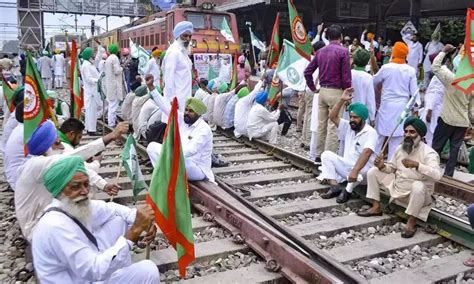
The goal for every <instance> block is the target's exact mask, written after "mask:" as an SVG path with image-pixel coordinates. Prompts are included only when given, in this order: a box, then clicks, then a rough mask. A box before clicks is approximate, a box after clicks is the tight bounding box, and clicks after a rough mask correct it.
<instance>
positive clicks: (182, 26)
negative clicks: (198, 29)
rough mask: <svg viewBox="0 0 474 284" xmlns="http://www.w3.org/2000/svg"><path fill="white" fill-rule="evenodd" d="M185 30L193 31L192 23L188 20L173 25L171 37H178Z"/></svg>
mask: <svg viewBox="0 0 474 284" xmlns="http://www.w3.org/2000/svg"><path fill="white" fill-rule="evenodd" d="M185 32H190V33H192V32H194V27H193V23H191V22H188V21H182V22H179V23H178V24H177V25H176V26H175V27H174V30H173V37H174V38H178V37H180V36H181V35H182V34H184V33H185Z"/></svg>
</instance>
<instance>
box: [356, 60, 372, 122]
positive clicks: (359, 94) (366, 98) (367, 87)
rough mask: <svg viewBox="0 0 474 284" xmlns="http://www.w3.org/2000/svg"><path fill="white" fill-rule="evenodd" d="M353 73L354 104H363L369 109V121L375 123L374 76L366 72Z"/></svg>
mask: <svg viewBox="0 0 474 284" xmlns="http://www.w3.org/2000/svg"><path fill="white" fill-rule="evenodd" d="M351 73H352V88H354V92H353V93H352V102H353V103H363V104H364V105H366V106H367V108H368V109H369V119H370V120H371V121H375V111H376V106H375V91H374V80H373V77H372V75H370V74H369V73H367V72H365V71H360V70H354V69H353V70H351Z"/></svg>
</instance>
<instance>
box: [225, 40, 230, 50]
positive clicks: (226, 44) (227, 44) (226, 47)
mask: <svg viewBox="0 0 474 284" xmlns="http://www.w3.org/2000/svg"><path fill="white" fill-rule="evenodd" d="M224 48H225V49H229V42H228V41H225V42H224Z"/></svg>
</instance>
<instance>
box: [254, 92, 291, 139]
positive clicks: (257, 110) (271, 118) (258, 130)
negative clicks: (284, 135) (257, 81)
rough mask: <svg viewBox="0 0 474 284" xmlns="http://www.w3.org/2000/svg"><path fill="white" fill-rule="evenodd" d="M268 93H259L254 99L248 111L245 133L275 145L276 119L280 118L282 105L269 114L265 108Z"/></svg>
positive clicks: (276, 135)
mask: <svg viewBox="0 0 474 284" xmlns="http://www.w3.org/2000/svg"><path fill="white" fill-rule="evenodd" d="M267 99H268V92H267V91H260V92H259V93H258V94H257V96H256V97H255V104H254V105H253V106H252V108H251V109H250V112H249V114H248V120H247V133H248V136H249V138H250V140H252V138H261V139H263V140H266V141H268V142H270V143H271V144H276V143H277V138H278V129H279V127H278V118H279V117H280V108H283V107H284V104H280V108H279V109H277V110H276V111H273V112H270V111H269V110H268V109H266V108H265V104H266V103H267Z"/></svg>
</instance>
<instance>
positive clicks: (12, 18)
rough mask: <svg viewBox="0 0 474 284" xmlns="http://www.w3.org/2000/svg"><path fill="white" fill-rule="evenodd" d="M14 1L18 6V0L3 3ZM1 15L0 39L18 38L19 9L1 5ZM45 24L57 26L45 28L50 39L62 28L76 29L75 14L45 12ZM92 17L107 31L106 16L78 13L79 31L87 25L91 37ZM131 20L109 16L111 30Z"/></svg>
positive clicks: (14, 4)
mask: <svg viewBox="0 0 474 284" xmlns="http://www.w3.org/2000/svg"><path fill="white" fill-rule="evenodd" d="M5 2H9V3H12V4H11V5H12V6H13V7H16V3H17V2H16V0H4V1H3V2H2V3H5ZM0 5H1V4H0ZM0 9H1V17H0V41H5V40H14V39H18V28H17V25H18V22H17V11H16V8H4V7H1V8H0ZM43 19H44V25H46V26H48V25H54V26H57V27H47V28H45V33H46V38H47V39H49V38H50V37H51V36H52V35H53V34H55V33H60V32H61V29H67V30H68V31H74V15H72V14H69V15H68V14H59V13H56V14H50V13H45V14H44V18H43ZM91 19H95V25H96V26H100V27H101V32H105V28H106V20H105V17H104V16H89V15H83V16H81V15H77V25H78V32H79V33H80V32H81V31H82V30H81V29H80V28H79V26H86V27H87V28H85V30H84V32H85V33H86V35H87V36H88V37H89V36H90V35H91V30H90V25H91ZM129 22H130V18H128V17H123V18H120V17H109V30H112V29H114V28H117V27H120V26H123V25H125V24H128V23H129ZM5 24H9V25H15V27H5Z"/></svg>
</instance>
